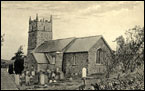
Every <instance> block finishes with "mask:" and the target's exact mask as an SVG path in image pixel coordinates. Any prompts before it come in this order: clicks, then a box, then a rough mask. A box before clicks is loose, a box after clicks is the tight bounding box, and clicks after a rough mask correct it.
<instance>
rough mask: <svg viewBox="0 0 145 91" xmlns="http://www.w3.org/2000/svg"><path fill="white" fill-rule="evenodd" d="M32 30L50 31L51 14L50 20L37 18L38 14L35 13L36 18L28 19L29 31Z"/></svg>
mask: <svg viewBox="0 0 145 91" xmlns="http://www.w3.org/2000/svg"><path fill="white" fill-rule="evenodd" d="M33 31H49V32H51V31H52V16H50V20H49V21H48V20H45V19H44V18H43V19H40V20H39V18H38V14H37V15H36V19H34V20H31V17H30V19H29V32H33Z"/></svg>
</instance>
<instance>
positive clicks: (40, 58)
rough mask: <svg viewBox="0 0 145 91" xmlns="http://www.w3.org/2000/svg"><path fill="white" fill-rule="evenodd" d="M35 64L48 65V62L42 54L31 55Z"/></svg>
mask: <svg viewBox="0 0 145 91" xmlns="http://www.w3.org/2000/svg"><path fill="white" fill-rule="evenodd" d="M32 54H33V56H34V58H35V60H36V61H37V63H41V64H43V63H48V60H47V58H46V56H45V54H44V53H32Z"/></svg>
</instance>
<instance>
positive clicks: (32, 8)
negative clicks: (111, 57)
mask: <svg viewBox="0 0 145 91" xmlns="http://www.w3.org/2000/svg"><path fill="white" fill-rule="evenodd" d="M36 13H38V16H39V19H41V18H45V19H48V20H49V19H50V15H52V16H53V39H60V38H68V37H86V36H95V35H103V37H104V38H105V40H106V41H107V43H108V44H109V46H110V47H111V48H112V49H113V50H115V49H116V43H115V42H113V41H114V40H115V38H116V37H118V36H120V35H123V34H124V33H125V31H126V30H128V29H130V28H133V27H134V26H135V25H140V26H141V27H143V26H144V1H1V34H5V36H4V39H5V41H4V44H3V46H1V49H2V50H1V58H3V59H7V60H10V59H11V58H12V57H13V56H14V54H15V53H16V52H17V50H18V48H19V47H20V45H23V49H24V54H27V45H28V30H29V17H30V16H31V18H32V19H35V18H36Z"/></svg>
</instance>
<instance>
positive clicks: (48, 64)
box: [25, 15, 112, 76]
mask: <svg viewBox="0 0 145 91" xmlns="http://www.w3.org/2000/svg"><path fill="white" fill-rule="evenodd" d="M52 25H53V19H52V16H50V20H45V19H44V18H43V19H40V20H39V18H38V15H36V19H34V20H32V19H31V17H30V19H29V32H28V34H29V35H28V53H27V58H26V61H25V67H26V68H28V69H31V68H32V67H33V69H35V70H36V71H37V72H39V71H40V70H41V71H46V70H47V69H50V70H53V71H54V70H56V69H59V70H60V71H62V72H63V73H64V74H65V76H74V75H81V74H82V69H83V68H86V70H87V75H91V74H97V73H105V72H106V65H108V64H110V62H111V59H112V58H111V54H112V50H111V48H110V47H109V45H108V44H107V42H106V41H105V39H104V38H103V36H102V35H96V36H88V37H79V38H76V37H72V38H65V39H56V40H54V39H53V38H52V37H53V28H52Z"/></svg>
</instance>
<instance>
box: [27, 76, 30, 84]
mask: <svg viewBox="0 0 145 91" xmlns="http://www.w3.org/2000/svg"><path fill="white" fill-rule="evenodd" d="M26 84H27V85H29V84H30V75H28V74H26Z"/></svg>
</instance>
